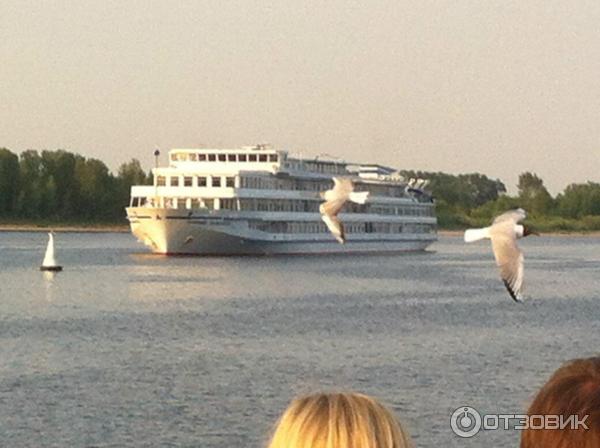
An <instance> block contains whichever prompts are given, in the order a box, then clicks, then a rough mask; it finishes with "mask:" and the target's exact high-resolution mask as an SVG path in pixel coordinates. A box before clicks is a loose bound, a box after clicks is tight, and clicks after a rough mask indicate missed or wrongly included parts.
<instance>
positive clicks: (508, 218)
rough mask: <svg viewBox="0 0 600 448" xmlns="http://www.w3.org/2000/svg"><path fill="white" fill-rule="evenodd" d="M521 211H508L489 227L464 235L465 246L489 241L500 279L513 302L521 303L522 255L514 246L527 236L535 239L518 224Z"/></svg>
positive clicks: (524, 216) (468, 231) (517, 247)
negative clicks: (479, 241) (480, 241)
mask: <svg viewBox="0 0 600 448" xmlns="http://www.w3.org/2000/svg"><path fill="white" fill-rule="evenodd" d="M526 216H527V214H526V213H525V210H523V209H522V208H518V209H516V210H510V211H508V212H506V213H503V214H501V215H499V216H497V217H496V219H494V221H493V222H492V225H491V226H489V227H484V228H482V229H468V230H466V231H465V242H467V243H471V242H473V241H478V240H481V239H484V238H489V239H491V240H492V250H493V252H494V257H495V258H496V265H498V267H499V268H500V277H501V278H502V281H503V282H504V286H506V289H507V290H508V293H509V294H510V296H511V297H512V298H513V300H514V301H515V302H521V301H522V300H523V252H522V251H521V249H519V246H517V239H518V238H523V237H525V236H527V235H532V234H533V235H538V233H536V232H533V231H531V229H530V228H529V227H527V226H526V225H523V224H518V223H519V222H520V221H522V220H524V219H525V218H526Z"/></svg>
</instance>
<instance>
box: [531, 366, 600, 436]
mask: <svg viewBox="0 0 600 448" xmlns="http://www.w3.org/2000/svg"><path fill="white" fill-rule="evenodd" d="M527 414H528V415H529V416H532V415H559V416H561V415H562V416H563V421H564V422H567V419H568V418H569V416H578V417H577V418H578V419H579V420H578V421H583V419H584V418H585V416H586V415H587V416H588V417H587V418H586V419H585V421H584V423H585V425H586V426H587V427H588V428H589V429H588V430H585V428H584V427H583V426H579V427H578V428H577V429H570V422H569V423H567V425H566V428H565V429H526V430H524V431H523V433H522V434H521V448H575V447H577V448H591V447H595V448H596V447H600V357H594V358H587V359H575V360H573V361H569V362H567V363H566V364H564V365H563V366H562V367H561V368H559V369H558V370H557V371H556V372H555V373H554V374H553V375H552V377H551V378H550V379H549V380H548V382H547V383H546V384H545V385H544V386H543V387H542V389H541V390H540V391H539V392H538V393H537V395H536V397H535V399H534V400H533V403H531V406H529V409H528V410H527ZM571 421H572V422H574V421H575V417H573V419H572V420H571Z"/></svg>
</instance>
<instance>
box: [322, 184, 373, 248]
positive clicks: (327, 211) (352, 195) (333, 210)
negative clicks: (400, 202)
mask: <svg viewBox="0 0 600 448" xmlns="http://www.w3.org/2000/svg"><path fill="white" fill-rule="evenodd" d="M321 196H322V197H323V199H325V202H323V203H322V204H321V205H320V206H319V211H320V212H321V219H322V220H323V222H325V224H326V225H327V228H328V229H329V230H330V231H331V233H332V234H333V236H335V239H336V240H338V241H339V242H340V243H341V244H344V243H345V242H346V234H345V232H344V226H343V224H342V222H341V221H340V220H339V219H338V217H337V215H338V213H339V212H340V210H341V209H342V207H343V206H344V204H345V203H346V201H352V202H356V203H357V204H364V203H365V202H366V201H367V197H368V196H369V192H368V191H362V192H358V193H356V192H354V185H353V184H352V181H351V180H350V179H347V178H342V177H334V178H333V188H332V189H331V190H327V191H325V192H324V193H321Z"/></svg>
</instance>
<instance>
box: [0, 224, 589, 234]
mask: <svg viewBox="0 0 600 448" xmlns="http://www.w3.org/2000/svg"><path fill="white" fill-rule="evenodd" d="M50 231H52V232H56V233H59V232H60V233H129V232H130V231H131V230H130V228H129V226H128V225H127V224H122V225H121V224H107V225H102V224H91V225H76V224H56V225H46V224H44V225H42V224H0V232H44V233H45V232H50ZM463 233H464V230H445V229H440V230H438V235H439V236H455V237H458V236H462V235H463ZM542 235H543V236H574V237H576V236H585V237H600V231H597V230H592V231H589V232H542Z"/></svg>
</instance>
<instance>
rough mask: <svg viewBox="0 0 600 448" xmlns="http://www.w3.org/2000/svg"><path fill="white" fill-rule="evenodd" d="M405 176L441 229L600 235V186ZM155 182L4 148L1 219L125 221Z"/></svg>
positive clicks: (531, 177)
mask: <svg viewBox="0 0 600 448" xmlns="http://www.w3.org/2000/svg"><path fill="white" fill-rule="evenodd" d="M401 174H402V175H403V176H404V177H405V178H406V179H410V178H423V179H429V180H430V184H429V187H428V189H429V190H430V191H431V193H432V194H433V196H434V198H435V200H436V209H437V216H438V222H439V225H440V227H441V228H456V229H459V228H465V227H469V226H480V225H486V224H487V223H489V222H490V221H491V220H492V219H493V217H494V216H496V215H497V214H499V213H502V212H504V211H506V210H508V209H511V208H516V207H522V208H524V209H525V210H527V212H528V215H529V220H530V221H531V222H532V224H533V225H534V226H535V227H537V228H538V230H559V231H560V230H565V231H574V230H575V231H577V230H600V184H598V183H594V182H586V183H579V184H575V183H574V184H571V185H569V186H567V187H566V188H565V190H564V191H563V192H561V193H560V194H558V195H557V196H556V197H552V195H551V194H550V193H549V192H548V190H547V189H546V187H545V186H544V182H543V180H542V179H540V178H539V177H538V176H537V175H536V174H534V173H530V172H525V173H522V174H521V175H520V176H519V182H518V185H517V187H518V193H517V195H516V196H509V195H507V194H506V187H505V185H504V183H503V182H502V181H500V180H499V179H490V178H488V177H487V176H485V175H483V174H479V173H472V174H459V175H453V174H447V173H442V172H425V171H410V170H407V171H401ZM145 184H146V185H149V184H152V175H151V174H150V173H145V172H144V170H143V169H142V167H141V165H140V162H139V161H138V160H136V159H132V160H131V161H129V162H127V163H123V164H122V165H121V166H120V167H119V168H118V170H117V173H116V174H113V173H111V172H110V170H109V169H108V167H107V166H106V165H105V164H104V163H103V162H102V161H100V160H98V159H94V158H86V157H83V156H82V155H79V154H75V153H72V152H69V151H65V150H56V151H41V152H39V151H36V150H28V151H24V152H22V153H21V154H20V155H17V154H15V153H13V152H11V151H10V150H8V149H6V148H1V149H0V220H1V221H4V222H9V221H11V222H28V223H32V222H35V223H40V222H48V223H82V224H83V223H110V224H118V223H123V224H124V223H126V220H125V212H124V208H125V207H126V206H127V205H128V204H129V194H130V188H131V186H132V185H145Z"/></svg>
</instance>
